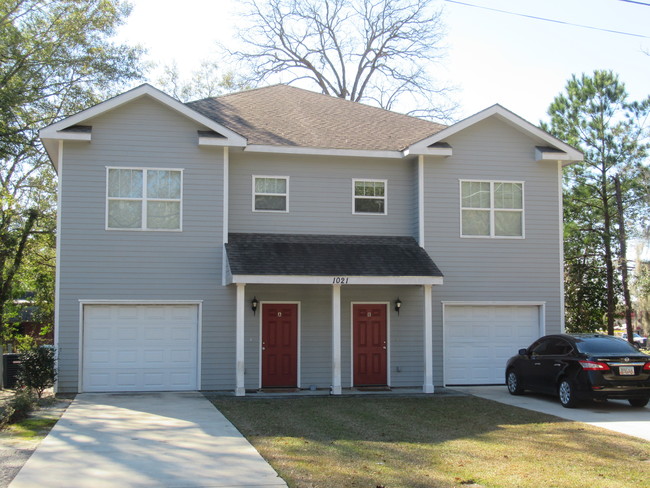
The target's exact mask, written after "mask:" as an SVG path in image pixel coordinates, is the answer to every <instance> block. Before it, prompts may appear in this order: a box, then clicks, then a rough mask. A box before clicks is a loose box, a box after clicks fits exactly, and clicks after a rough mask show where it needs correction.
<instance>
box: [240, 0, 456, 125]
mask: <svg viewBox="0 0 650 488" xmlns="http://www.w3.org/2000/svg"><path fill="white" fill-rule="evenodd" d="M433 4H434V2H433V0H245V1H244V5H245V7H246V13H245V14H244V18H245V19H246V20H247V21H248V25H246V26H243V27H242V28H241V30H240V32H239V37H240V39H241V40H242V41H243V42H244V43H245V45H246V46H247V47H246V48H245V49H242V50H239V51H229V53H230V54H231V55H232V56H234V57H235V58H236V59H237V60H239V61H244V62H246V63H249V64H250V66H251V69H252V73H251V76H250V82H251V84H257V83H260V82H262V81H267V82H269V81H282V82H287V80H289V81H288V82H289V83H294V82H296V81H297V80H311V81H313V83H314V84H315V85H316V86H318V88H319V89H320V90H321V91H322V92H323V93H325V94H327V95H332V96H336V97H339V98H345V99H349V100H353V101H357V102H361V101H363V102H368V103H373V104H377V105H379V106H381V107H382V108H386V109H402V110H401V111H408V110H412V109H415V110H417V111H418V112H419V113H420V114H422V115H425V116H429V117H431V116H432V115H435V116H437V117H438V118H447V119H448V118H449V115H450V113H451V112H452V111H453V109H454V108H455V104H453V103H450V100H449V98H448V94H449V92H450V89H449V88H448V87H446V86H443V85H441V86H439V85H437V83H436V81H435V79H434V76H433V74H432V73H431V72H430V70H431V69H432V68H433V67H434V66H435V64H436V63H438V62H440V60H441V59H442V57H443V54H444V50H443V47H442V40H443V36H444V28H443V24H442V20H441V11H440V10H437V9H435V8H434V6H433ZM445 97H446V98H445Z"/></svg>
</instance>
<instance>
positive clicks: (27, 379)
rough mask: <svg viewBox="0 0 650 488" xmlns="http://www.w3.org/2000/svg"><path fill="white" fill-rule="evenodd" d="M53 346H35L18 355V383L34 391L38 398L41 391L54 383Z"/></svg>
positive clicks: (41, 393)
mask: <svg viewBox="0 0 650 488" xmlns="http://www.w3.org/2000/svg"><path fill="white" fill-rule="evenodd" d="M54 359H55V352H54V349H53V348H49V347H37V348H35V349H30V350H28V351H26V352H23V353H22V354H21V355H20V369H19V370H18V384H19V385H20V386H22V387H25V388H29V389H31V390H34V391H35V392H36V395H38V398H39V400H40V398H41V396H43V392H44V391H45V390H46V389H47V388H50V387H51V386H53V385H54V380H55V379H56V368H55V366H54Z"/></svg>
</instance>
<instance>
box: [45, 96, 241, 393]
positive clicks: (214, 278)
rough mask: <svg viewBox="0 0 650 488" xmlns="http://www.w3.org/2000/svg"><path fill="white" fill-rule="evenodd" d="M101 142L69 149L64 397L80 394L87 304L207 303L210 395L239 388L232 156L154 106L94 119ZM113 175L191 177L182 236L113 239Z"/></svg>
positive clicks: (118, 234) (65, 170)
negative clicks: (132, 171) (82, 311)
mask: <svg viewBox="0 0 650 488" xmlns="http://www.w3.org/2000/svg"><path fill="white" fill-rule="evenodd" d="M88 125H92V142H91V143H78V142H65V143H64V146H63V163H62V175H61V176H62V196H61V205H62V221H61V229H60V232H61V253H60V255H59V260H60V269H61V273H60V274H61V276H60V306H59V324H60V330H59V344H58V350H59V369H60V371H61V373H60V375H59V389H60V391H63V392H65V391H76V390H77V388H78V379H77V374H78V365H79V348H80V344H79V337H80V318H79V301H80V300H124V301H138V300H156V301H174V300H198V301H202V302H203V316H202V324H203V328H202V332H203V333H202V338H201V339H202V351H200V354H201V356H202V358H201V359H202V371H201V372H200V373H201V374H200V377H201V384H202V388H203V389H219V388H231V387H232V384H233V378H234V366H233V365H234V348H233V347H232V345H233V344H234V332H235V328H234V325H233V324H234V320H235V316H234V310H233V308H232V303H233V302H234V300H235V293H234V290H232V289H231V288H232V287H231V288H225V287H222V286H221V276H222V274H221V273H222V271H221V267H222V235H223V234H222V218H223V216H222V207H223V179H222V173H223V149H221V148H200V147H198V145H197V142H198V141H197V129H201V128H202V127H200V126H197V124H195V123H193V122H191V121H190V120H189V119H186V118H185V117H183V116H181V115H179V114H177V113H175V112H173V111H171V110H170V109H168V108H166V107H164V106H162V105H161V104H159V103H158V102H154V101H152V100H150V99H139V100H136V101H134V102H131V103H129V104H126V105H123V106H121V107H119V108H117V109H115V110H113V111H110V112H107V113H105V114H103V115H101V116H98V117H97V118H95V119H93V120H90V121H89V122H88ZM106 166H130V167H145V168H147V167H149V168H152V167H153V168H181V169H184V173H183V216H182V225H183V231H182V232H154V231H114V230H109V231H107V230H105V225H106V222H105V211H106Z"/></svg>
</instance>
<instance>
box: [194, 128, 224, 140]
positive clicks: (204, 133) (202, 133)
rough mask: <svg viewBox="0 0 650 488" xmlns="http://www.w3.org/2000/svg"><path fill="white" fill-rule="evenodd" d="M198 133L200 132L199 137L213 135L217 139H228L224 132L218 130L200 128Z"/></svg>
mask: <svg viewBox="0 0 650 488" xmlns="http://www.w3.org/2000/svg"><path fill="white" fill-rule="evenodd" d="M198 133H199V137H212V138H215V139H226V136H224V135H223V134H219V133H218V132H216V131H213V130H200V131H198Z"/></svg>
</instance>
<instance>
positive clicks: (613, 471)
mask: <svg viewBox="0 0 650 488" xmlns="http://www.w3.org/2000/svg"><path fill="white" fill-rule="evenodd" d="M212 401H213V403H214V404H215V405H216V406H217V407H218V408H219V410H220V411H221V412H222V413H223V414H224V415H225V416H226V417H227V418H228V419H229V420H230V421H231V422H233V424H235V426H236V427H237V428H238V429H239V430H240V432H242V434H244V435H245V436H246V438H247V439H248V440H249V441H250V442H251V443H252V444H253V446H255V448H256V449H257V450H258V451H259V452H260V454H261V455H262V456H263V457H264V458H265V459H266V460H267V461H268V462H269V463H271V465H272V466H273V468H274V469H275V470H276V471H277V472H278V474H279V475H280V476H281V477H282V478H283V479H284V480H285V481H286V482H287V483H288V485H289V486H290V487H334V486H336V487H372V488H376V487H382V488H397V487H409V488H413V487H428V488H430V487H443V488H448V487H449V488H450V487H467V486H474V487H513V488H515V487H516V488H525V487H531V488H540V487H558V488H562V487H567V488H569V487H571V488H575V487H586V486H588V487H590V488H600V487H602V488H615V487H630V488H639V487H641V486H650V443H648V442H647V441H644V440H642V439H637V438H634V437H629V436H625V435H623V434H618V433H614V432H610V431H608V430H605V429H600V428H597V427H592V426H589V425H586V424H582V423H580V422H571V421H566V420H563V419H560V418H557V417H553V416H550V415H545V414H541V413H537V412H532V411H529V410H524V409H521V408H517V407H511V406H508V405H503V404H500V403H497V402H493V401H490V400H485V399H481V398H477V397H469V396H468V397H435V396H434V397H413V398H397V397H395V398H385V397H383V398H377V397H375V398H373V397H319V398H313V397H312V398H291V399H256V398H250V397H246V398H232V397H219V398H212Z"/></svg>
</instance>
